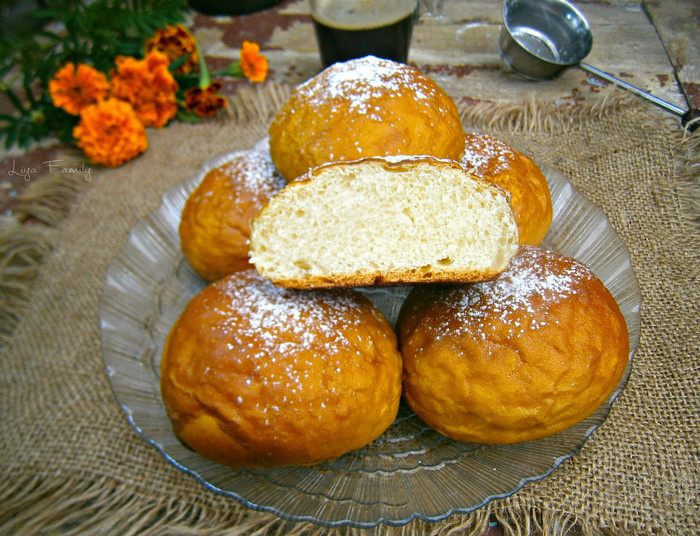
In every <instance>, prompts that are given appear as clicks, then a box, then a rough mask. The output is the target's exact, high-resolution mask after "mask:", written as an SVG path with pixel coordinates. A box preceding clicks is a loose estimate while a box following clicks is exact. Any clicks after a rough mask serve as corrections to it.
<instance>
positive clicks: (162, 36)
mask: <svg viewBox="0 0 700 536" xmlns="http://www.w3.org/2000/svg"><path fill="white" fill-rule="evenodd" d="M152 50H157V51H159V52H162V53H163V54H165V55H166V56H168V59H169V60H170V61H171V62H173V61H175V60H176V59H179V58H181V57H182V56H187V55H188V54H189V56H188V57H187V59H186V60H185V62H184V63H183V64H182V65H180V67H178V68H177V69H176V70H175V72H176V73H183V74H188V73H191V72H192V70H193V69H194V68H196V67H197V62H198V61H199V57H198V56H197V43H196V41H195V40H194V37H193V36H192V34H191V33H190V32H189V31H188V30H187V28H185V27H184V26H183V25H182V24H174V25H168V26H165V27H164V28H161V29H160V30H158V31H157V32H156V33H155V34H154V35H153V37H151V38H150V39H149V40H148V41H146V52H151V51H152Z"/></svg>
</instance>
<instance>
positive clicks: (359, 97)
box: [297, 56, 435, 121]
mask: <svg viewBox="0 0 700 536" xmlns="http://www.w3.org/2000/svg"><path fill="white" fill-rule="evenodd" d="M420 80H421V78H420V77H418V78H417V73H416V71H415V70H414V69H411V68H410V67H407V66H406V65H404V64H401V63H396V62H394V61H390V60H385V59H380V58H376V57H374V56H366V57H364V58H359V59H355V60H350V61H346V62H344V63H336V64H334V65H331V66H330V67H328V68H327V69H326V70H324V71H323V72H321V73H320V74H319V75H317V76H315V77H313V78H311V79H309V80H307V81H306V82H304V83H303V84H301V85H300V86H298V87H297V91H298V92H299V93H300V94H301V95H303V96H304V97H306V98H307V99H308V100H309V101H310V104H312V105H314V106H320V105H322V104H325V103H327V102H329V101H333V100H337V99H343V100H347V101H348V103H349V109H350V111H352V112H357V113H362V114H367V116H368V117H370V118H371V119H375V120H377V121H381V116H380V115H379V112H381V108H379V106H378V105H376V104H375V103H374V102H373V101H374V99H378V98H381V97H389V98H390V97H392V96H397V95H400V94H404V93H406V92H411V93H412V94H413V97H414V99H416V101H425V103H426V105H428V103H429V101H430V100H431V99H432V98H433V97H434V95H435V88H434V87H432V86H430V85H428V84H426V83H422V82H421V81H420Z"/></svg>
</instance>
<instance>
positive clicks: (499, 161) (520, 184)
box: [461, 133, 552, 246]
mask: <svg viewBox="0 0 700 536" xmlns="http://www.w3.org/2000/svg"><path fill="white" fill-rule="evenodd" d="M461 161H462V164H464V165H465V166H466V167H467V169H468V170H469V171H470V173H472V174H473V175H476V176H477V177H479V178H482V179H485V180H487V181H488V182H491V183H493V184H498V185H499V186H500V187H502V188H503V189H504V190H506V191H507V192H510V196H511V197H510V205H511V207H513V212H514V213H515V221H516V222H517V224H518V230H519V231H520V243H521V244H530V245H533V246H537V245H539V244H540V242H542V240H543V239H544V237H545V235H546V234H547V231H548V230H549V226H550V224H551V223H552V198H551V196H550V193H549V186H548V185H547V179H546V178H545V176H544V175H543V174H542V171H541V170H540V168H539V167H538V166H537V164H535V163H534V162H533V161H532V160H530V158H528V157H527V156H525V155H524V154H522V153H521V152H519V151H516V150H515V149H513V148H512V147H510V146H509V145H507V144H506V143H504V142H503V141H501V140H499V139H497V138H494V137H493V136H489V135H488V134H473V133H467V134H465V144H464V154H463V155H462V160H461Z"/></svg>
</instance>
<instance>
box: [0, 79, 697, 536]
mask: <svg viewBox="0 0 700 536" xmlns="http://www.w3.org/2000/svg"><path fill="white" fill-rule="evenodd" d="M284 94H285V90H284V89H283V88H279V87H274V86H268V87H267V88H263V89H262V90H260V91H258V92H255V93H248V94H245V93H244V94H243V95H242V96H241V97H240V98H239V99H238V101H237V102H235V103H233V106H232V109H233V110H234V111H235V114H234V117H230V118H229V119H227V120H225V121H216V122H212V123H206V124H202V125H183V124H174V125H171V126H169V127H168V128H165V129H161V130H158V131H156V132H151V133H150V134H149V135H150V142H151V146H150V148H149V149H148V151H147V152H146V153H145V154H144V155H142V156H140V157H139V158H137V159H136V160H134V161H132V162H130V163H128V164H126V165H124V166H122V167H120V168H118V169H113V170H99V171H98V170H95V172H94V174H93V177H92V180H91V181H89V183H87V184H83V183H86V182H87V181H85V180H84V179H81V178H80V177H78V178H76V177H63V178H61V177H47V178H46V179H45V183H44V184H37V185H36V187H35V188H34V189H33V190H32V191H30V192H29V193H28V194H26V198H25V199H24V201H23V203H24V204H23V205H22V207H23V208H22V210H23V213H24V214H25V215H28V216H33V217H34V219H39V220H42V221H46V222H47V223H50V224H51V225H43V226H42V225H40V224H33V225H27V224H25V225H18V224H17V223H16V222H12V221H5V222H2V225H1V226H0V254H2V255H4V259H5V260H4V264H2V266H1V267H0V270H1V271H2V275H1V276H0V288H3V289H7V290H6V292H5V296H4V297H3V301H2V302H0V306H2V307H4V310H3V311H2V314H3V316H2V319H3V322H4V323H5V326H3V329H4V331H5V333H6V334H5V336H4V338H3V339H2V342H3V346H4V348H3V350H2V355H0V378H1V380H2V390H1V391H0V444H1V445H2V449H1V451H0V452H1V454H2V456H1V459H0V533H2V534H33V533H47V534H55V533H59V534H64V533H65V534H84V533H88V534H92V533H94V534H141V533H145V534H263V533H274V534H346V533H360V532H362V531H359V530H353V529H347V528H345V529H343V528H341V529H325V528H320V527H317V526H314V525H312V524H309V523H292V522H286V521H283V520H280V519H278V518H276V517H275V516H273V515H271V514H265V513H260V512H256V511H253V510H250V509H248V508H245V507H244V506H241V505H240V504H238V503H237V502H236V501H234V500H231V499H228V498H224V497H221V496H218V495H215V494H214V493H211V492H209V491H207V490H205V489H204V488H203V487H202V486H200V485H199V484H197V483H196V482H195V481H194V480H193V479H192V478H191V477H189V476H187V475H185V474H183V473H181V472H179V471H178V470H177V469H175V468H174V467H172V466H171V465H169V464H168V463H167V462H166V461H165V460H164V459H163V458H162V457H161V456H160V455H159V454H158V453H157V452H156V451H155V450H154V449H153V448H151V447H150V446H148V445H147V444H145V443H144V442H143V441H142V440H141V439H139V438H138V437H137V436H136V434H135V433H134V431H133V430H132V429H131V428H130V426H129V425H128V424H127V422H126V420H125V419H124V417H123V415H122V414H121V412H120V410H119V407H118V405H117V403H116V401H115V399H114V397H113V395H112V392H111V390H110V386H109V382H108V380H107V376H106V374H105V371H104V366H103V362H102V357H101V347H100V329H99V312H98V309H99V303H100V296H101V292H102V288H103V284H104V278H105V272H106V268H107V266H108V264H109V262H110V261H111V259H112V258H113V257H114V256H115V255H116V254H117V252H118V251H119V250H120V249H121V248H122V247H123V246H124V244H125V242H126V240H127V237H128V233H129V230H130V229H131V228H132V227H133V226H134V225H135V224H136V223H137V222H138V221H139V220H140V219H142V218H143V217H144V216H146V215H147V214H148V213H150V212H151V211H153V210H155V209H156V208H157V207H158V206H159V204H160V196H161V194H162V193H163V192H164V191H165V190H167V189H168V188H169V187H171V186H173V185H175V184H177V183H179V182H181V181H184V180H186V179H188V178H190V177H192V176H193V175H194V174H195V173H196V172H197V170H198V168H199V167H200V165H201V164H202V163H203V162H204V161H205V160H208V159H210V158H212V157H213V156H215V155H217V154H220V153H224V152H227V151H231V150H235V149H240V148H247V147H250V146H251V145H252V144H253V143H254V142H255V141H257V140H258V139H260V138H261V137H262V136H263V135H264V133H265V126H266V124H267V121H268V120H269V117H270V114H271V113H272V112H273V111H274V109H275V108H276V106H277V105H278V104H279V102H280V99H282V98H283V97H284ZM464 122H465V127H467V128H476V129H482V130H487V131H490V132H492V133H494V134H496V135H498V136H500V137H502V138H504V139H506V140H507V141H509V142H511V143H512V144H514V145H515V146H517V147H519V148H520V149H522V150H524V151H525V152H527V153H529V154H531V155H532V156H534V157H535V158H536V159H538V160H539V161H541V162H543V163H545V164H547V165H549V166H551V167H552V168H554V169H557V170H559V171H561V172H562V173H564V174H565V175H566V176H567V177H568V178H569V180H570V181H571V182H572V183H573V184H574V186H575V187H576V188H577V189H578V190H579V191H580V192H581V193H582V194H583V195H585V196H586V197H588V198H589V199H591V200H592V201H594V202H595V203H597V204H599V205H600V206H601V207H602V208H603V209H604V211H605V212H606V213H607V214H608V216H609V218H610V221H611V223H612V225H613V227H614V228H615V229H616V230H617V232H618V233H619V234H620V236H621V237H622V239H623V240H624V242H625V243H626V244H627V246H628V248H629V250H630V253H631V257H632V262H633V267H634V270H635V272H636V274H637V276H638V278H639V282H640V285H641V290H642V295H643V300H644V305H643V318H642V335H641V345H640V348H639V351H638V353H637V355H636V358H635V361H634V368H633V373H632V376H631V379H630V382H629V384H628V385H627V388H626V389H625V390H624V392H623V393H622V395H621V396H620V398H619V399H618V401H617V402H616V404H615V405H614V408H613V410H612V413H611V414H610V416H609V418H608V419H607V421H606V422H605V423H604V424H603V426H602V427H601V428H600V429H599V430H598V431H597V432H596V433H595V434H594V436H593V437H592V438H591V439H590V440H589V441H588V442H587V443H586V445H585V447H584V448H583V449H582V450H581V451H580V452H579V453H578V454H577V455H576V456H574V457H573V458H572V459H571V460H569V461H568V462H566V463H564V464H563V466H562V467H561V468H560V469H558V470H557V471H556V472H555V473H553V474H552V475H551V476H550V477H548V478H547V479H545V480H544V481H541V482H538V483H533V484H530V485H528V486H526V487H525V488H524V489H523V490H522V491H520V492H519V493H517V494H515V495H514V496H512V497H510V498H507V499H504V500H499V501H495V502H492V503H490V504H488V505H487V506H486V507H484V508H482V509H481V510H478V511H477V512H475V513H473V514H470V515H454V516H451V517H449V518H447V519H446V520H444V521H442V522H439V523H435V524H431V523H426V522H421V521H415V522H412V523H409V524H408V525H406V526H404V527H398V528H391V527H382V526H380V527H378V528H376V529H372V530H371V531H369V532H376V533H381V534H479V533H481V532H482V531H483V530H484V529H485V528H486V527H487V526H488V522H489V519H494V518H495V519H497V520H498V521H499V522H500V523H501V526H502V527H503V530H504V532H505V533H506V534H523V535H525V534H531V533H546V534H554V535H558V534H561V535H564V534H579V533H582V534H662V533H670V534H685V533H689V532H692V531H693V530H694V529H693V527H697V526H699V525H700V518H699V516H698V512H699V511H700V504H699V499H698V489H700V482H699V479H698V467H699V463H698V434H697V432H698V426H697V424H698V409H700V406H699V405H698V399H699V396H698V392H699V391H700V375H699V374H698V370H699V369H700V367H699V363H700V361H699V359H698V353H699V352H698V350H699V344H698V329H697V322H698V319H699V315H698V308H699V305H698V304H699V303H700V296H699V295H698V255H697V252H698V245H699V242H698V235H697V227H696V225H695V223H694V222H693V218H694V217H695V216H697V182H696V176H697V173H696V170H697V160H693V155H696V154H697V137H696V139H695V140H693V139H692V138H685V137H684V136H683V134H682V132H681V131H680V129H679V128H678V126H677V124H676V123H674V122H673V120H672V119H667V118H666V117H665V116H662V115H661V114H659V113H657V112H655V111H654V110H649V109H648V108H646V107H645V106H644V105H642V104H639V103H637V102H636V101H635V102H632V101H629V100H627V99H624V98H620V97H619V96H616V95H613V96H612V98H609V99H602V100H601V101H600V102H599V104H598V105H596V106H589V107H585V108H576V109H571V110H569V111H566V110H556V109H553V108H550V107H549V106H547V105H544V104H541V103H537V102H534V101H533V102H529V103H524V104H522V105H518V106H512V107H500V108H493V107H485V106H484V107H482V106H477V107H469V108H465V110H464ZM80 181H82V182H80ZM42 192H43V193H42ZM76 195H77V199H76V200H75V203H74V204H73V207H72V209H71V210H70V211H69V212H68V214H67V215H65V217H63V212H65V209H66V208H67V207H68V205H70V203H69V202H68V200H70V199H72V198H74V197H75V196H76ZM57 214H59V215H57ZM59 220H60V221H59ZM49 250H50V252H49ZM40 261H42V262H41V264H39V262H40Z"/></svg>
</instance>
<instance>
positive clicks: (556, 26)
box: [498, 0, 700, 130]
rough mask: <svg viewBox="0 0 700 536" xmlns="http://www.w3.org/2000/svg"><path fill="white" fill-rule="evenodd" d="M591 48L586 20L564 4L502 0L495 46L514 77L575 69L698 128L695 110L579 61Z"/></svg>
mask: <svg viewBox="0 0 700 536" xmlns="http://www.w3.org/2000/svg"><path fill="white" fill-rule="evenodd" d="M592 46H593V35H592V33H591V27H590V25H589V24H588V21H587V20H586V17H584V15H583V14H582V13H581V12H580V11H579V10H578V9H576V7H574V6H573V5H572V4H570V3H569V2H567V1H566V0H505V3H504V4H503V28H502V29H501V34H500V36H499V39H498V48H499V51H500V53H501V57H502V58H503V61H505V63H506V64H507V65H508V66H509V67H510V68H511V69H513V71H515V72H516V73H518V74H519V75H521V76H524V77H525V78H529V79H530V80H547V79H550V78H553V77H554V76H556V75H557V74H559V72H561V71H562V70H563V69H566V68H567V67H572V66H578V67H580V68H581V69H583V70H584V71H586V72H588V73H591V74H594V75H595V76H598V77H600V78H602V79H604V80H607V81H608V82H612V83H613V84H617V85H618V86H620V87H622V88H624V89H627V90H629V91H632V92H634V93H636V94H637V95H639V96H640V97H643V98H645V99H647V100H649V101H651V102H653V103H654V104H656V105H657V106H659V107H661V108H663V109H665V110H667V111H669V112H671V113H673V114H675V115H677V116H679V117H680V118H681V124H682V125H683V126H686V125H688V123H690V124H689V125H688V128H689V129H690V130H694V129H695V128H696V127H697V126H698V121H694V120H695V119H697V118H698V117H700V116H699V114H698V110H687V111H686V110H684V109H683V108H680V107H678V106H676V105H675V104H671V103H670V102H668V101H665V100H663V99H660V98H659V97H656V96H654V95H652V94H650V93H648V92H646V91H644V90H643V89H640V88H638V87H636V86H633V85H632V84H629V83H627V82H625V81H624V80H620V79H619V78H616V77H614V76H613V75H611V74H609V73H607V72H605V71H601V70H600V69H598V68H596V67H593V66H592V65H589V64H587V63H583V59H584V58H585V57H586V56H587V55H588V53H589V52H590V51H591V47H592Z"/></svg>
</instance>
